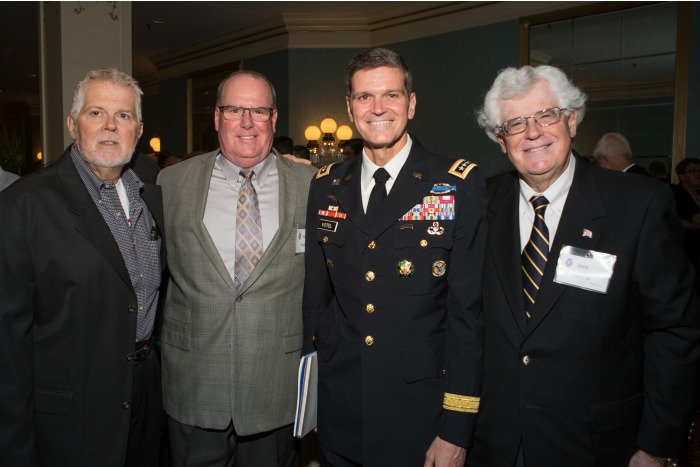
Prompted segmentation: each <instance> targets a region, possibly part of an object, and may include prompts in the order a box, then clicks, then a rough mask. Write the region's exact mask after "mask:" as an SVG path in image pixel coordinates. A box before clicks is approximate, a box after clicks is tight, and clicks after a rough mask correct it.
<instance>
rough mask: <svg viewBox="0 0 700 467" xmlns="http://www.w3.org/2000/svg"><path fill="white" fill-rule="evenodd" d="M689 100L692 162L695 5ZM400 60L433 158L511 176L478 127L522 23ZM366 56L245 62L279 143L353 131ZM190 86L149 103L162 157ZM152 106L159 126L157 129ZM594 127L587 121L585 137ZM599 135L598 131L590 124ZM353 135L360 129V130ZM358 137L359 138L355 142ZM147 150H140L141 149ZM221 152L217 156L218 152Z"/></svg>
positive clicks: (412, 46) (696, 100)
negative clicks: (328, 127)
mask: <svg viewBox="0 0 700 467" xmlns="http://www.w3.org/2000/svg"><path fill="white" fill-rule="evenodd" d="M692 25H693V28H692V32H691V37H692V38H691V50H690V78H689V96H688V125H687V128H688V131H687V135H688V136H687V138H688V140H687V155H688V156H694V157H700V138H698V137H697V131H696V129H697V128H700V4H699V3H697V2H693V6H692ZM386 47H388V48H391V49H393V50H395V51H396V52H398V53H399V54H401V55H402V56H403V57H404V59H405V60H406V62H407V63H408V66H409V67H410V68H411V69H412V71H413V75H414V89H415V91H416V95H417V108H416V117H415V118H414V120H413V121H411V122H410V123H409V132H410V133H411V134H412V135H414V136H415V137H416V138H417V139H418V140H419V141H420V142H421V143H422V144H423V146H425V147H426V148H427V149H428V150H429V151H431V152H434V153H436V154H439V155H442V156H444V157H448V158H451V159H456V158H461V157H464V158H467V159H470V160H472V161H474V162H476V163H477V164H479V165H480V166H481V167H482V169H483V170H484V172H485V173H486V174H487V175H493V174H497V173H500V172H503V171H505V170H509V169H510V168H512V166H511V165H510V162H509V161H508V160H507V158H506V157H505V156H504V155H503V154H501V152H500V150H499V148H498V145H497V144H495V143H493V142H492V141H491V140H490V139H488V138H487V137H486V135H485V134H484V133H483V132H482V131H481V129H480V128H479V127H478V125H477V124H476V119H475V111H476V109H477V108H478V107H479V106H480V105H481V103H482V100H483V96H484V94H485V93H486V91H487V90H488V88H489V87H490V85H491V83H492V81H493V79H494V78H495V77H496V74H497V73H498V71H499V70H501V69H503V68H505V67H508V66H517V65H518V64H519V55H518V53H519V52H518V51H519V23H518V21H517V20H513V21H507V22H503V23H499V24H493V25H487V26H482V27H478V28H472V29H467V30H463V31H456V32H451V33H446V34H440V35H437V36H432V37H428V38H424V39H416V40H411V41H405V42H399V43H395V44H387V45H386ZM361 50H362V49H290V50H284V51H279V52H274V53H270V54H266V55H262V56H259V57H254V58H248V59H245V61H244V67H245V68H246V69H251V70H255V71H258V72H261V73H263V74H264V75H266V76H267V77H268V78H269V79H270V80H271V81H272V82H273V84H274V85H275V87H276V89H277V104H278V109H279V117H278V121H277V132H276V133H277V135H287V136H290V137H291V138H292V139H294V142H295V144H306V140H305V138H304V129H305V128H306V127H307V126H309V125H319V123H320V122H321V120H322V119H324V118H325V117H333V118H334V119H335V120H336V121H337V122H338V125H343V124H345V125H350V126H351V127H352V125H351V124H350V122H349V119H348V116H347V109H346V105H345V82H344V71H345V66H346V64H347V63H348V62H349V61H350V59H351V58H352V57H353V56H355V55H356V54H357V53H359V52H360V51H361ZM185 86H186V80H185V78H184V77H178V78H173V79H169V80H165V81H163V82H161V84H160V95H159V96H158V98H157V99H146V100H145V101H144V116H145V118H146V122H145V131H144V140H145V141H143V142H142V144H143V143H144V142H145V144H146V147H147V140H148V139H150V137H151V135H152V133H157V134H158V135H159V136H161V138H162V140H163V149H167V150H170V151H171V152H173V153H175V154H177V155H184V154H185V152H186V131H187V130H186V117H185V115H186V108H187V107H186V104H187V103H186V92H185V89H186V87H185ZM149 106H157V108H158V113H159V114H160V119H159V121H156V122H154V125H150V123H149V120H148V116H149V115H152V114H151V113H150V112H151V109H149V108H148V107H149ZM586 124H587V122H586V120H584V122H583V126H582V129H585V126H586ZM589 126H591V130H592V131H593V129H594V127H595V123H594V122H593V120H591V122H589ZM353 131H354V128H353ZM354 136H357V134H355V135H354ZM139 147H141V145H139ZM211 149H214V148H211Z"/></svg>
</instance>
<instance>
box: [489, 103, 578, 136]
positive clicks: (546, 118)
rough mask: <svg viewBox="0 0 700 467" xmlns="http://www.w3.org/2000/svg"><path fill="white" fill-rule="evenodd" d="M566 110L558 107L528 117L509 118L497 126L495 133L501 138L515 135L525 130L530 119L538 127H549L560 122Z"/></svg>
mask: <svg viewBox="0 0 700 467" xmlns="http://www.w3.org/2000/svg"><path fill="white" fill-rule="evenodd" d="M567 110H568V109H560V108H559V107H551V108H549V109H544V110H540V111H539V112H535V113H534V114H533V115H530V116H529V117H526V116H522V117H517V118H511V119H510V120H506V121H505V122H503V123H502V124H501V125H500V126H497V127H496V128H495V132H496V134H497V135H501V136H509V135H517V134H518V133H522V132H523V131H525V130H526V129H527V121H528V119H530V118H532V119H533V120H535V122H537V124H538V125H539V126H549V125H552V124H554V123H557V122H558V121H559V120H561V116H562V114H563V113H564V112H567Z"/></svg>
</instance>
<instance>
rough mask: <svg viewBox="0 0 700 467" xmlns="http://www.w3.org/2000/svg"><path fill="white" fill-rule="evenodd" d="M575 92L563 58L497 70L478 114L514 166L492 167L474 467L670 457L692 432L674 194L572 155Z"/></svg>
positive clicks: (695, 325) (690, 365)
mask: <svg viewBox="0 0 700 467" xmlns="http://www.w3.org/2000/svg"><path fill="white" fill-rule="evenodd" d="M585 102H586V96H585V94H584V93H583V92H582V91H581V90H580V89H578V88H577V87H576V86H575V85H574V84H573V83H571V81H569V79H568V78H567V76H566V75H565V74H564V72H563V71H561V70H559V69H558V68H555V67H551V66H540V67H535V68H533V67H531V66H524V67H521V68H506V69H505V70H502V71H501V72H500V73H499V74H498V76H497V77H496V80H495V81H494V83H493V85H492V86H491V89H490V90H489V91H488V93H487V94H486V97H485V100H484V105H483V107H482V109H481V110H480V111H479V114H478V121H479V124H480V126H481V127H482V128H483V129H484V130H485V132H486V134H487V135H488V136H489V138H491V139H492V140H493V141H495V142H497V143H498V145H499V147H500V149H501V151H502V152H503V153H504V154H506V155H507V157H508V159H509V160H510V161H511V163H512V164H513V165H514V166H515V170H514V171H511V172H507V173H504V174H502V175H498V176H495V177H493V178H490V179H489V180H488V181H487V190H488V197H489V216H488V218H489V236H488V246H487V256H486V261H485V268H484V272H483V274H484V278H483V281H484V282H483V283H484V291H483V301H484V321H485V323H484V333H485V345H484V356H485V358H484V378H483V386H482V396H481V402H482V404H481V408H480V411H479V417H478V418H477V426H476V432H475V435H474V447H473V448H472V450H471V456H470V457H469V459H468V461H469V465H470V466H471V467H482V466H488V467H513V466H519V467H523V466H525V467H541V466H564V465H565V466H567V467H588V466H594V465H606V466H633V467H639V466H658V465H664V466H667V465H672V463H673V462H675V461H674V459H675V458H679V457H681V456H682V455H683V452H684V450H685V448H686V445H687V442H688V433H689V427H690V421H691V417H692V414H693V406H694V404H695V396H696V394H697V387H698V384H697V383H698V377H699V376H700V313H699V310H698V301H697V296H696V294H695V290H694V288H693V287H692V285H693V273H692V270H691V266H690V264H689V263H688V261H687V260H685V258H684V253H683V249H682V246H681V241H682V240H681V229H680V222H678V218H677V216H676V215H675V209H674V205H673V198H672V196H671V192H670V190H669V189H668V188H667V187H666V186H664V185H663V184H661V183H658V182H657V181H655V180H652V179H651V178H650V177H630V176H628V175H625V174H622V173H620V172H617V171H612V170H601V169H600V168H598V167H594V166H591V165H590V164H588V163H586V162H585V161H583V160H582V159H580V158H577V157H575V156H573V155H572V154H571V145H572V140H573V138H574V137H575V136H576V133H577V129H578V126H579V125H580V124H581V121H582V120H583V116H584V113H585V109H586V107H585Z"/></svg>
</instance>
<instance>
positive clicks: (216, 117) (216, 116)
mask: <svg viewBox="0 0 700 467" xmlns="http://www.w3.org/2000/svg"><path fill="white" fill-rule="evenodd" d="M219 114H220V111H219V108H218V107H217V108H216V109H214V129H215V130H216V132H217V133H218V132H219Z"/></svg>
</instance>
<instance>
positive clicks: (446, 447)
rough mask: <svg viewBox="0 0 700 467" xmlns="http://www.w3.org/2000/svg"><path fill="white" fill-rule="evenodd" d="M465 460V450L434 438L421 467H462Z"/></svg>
mask: <svg viewBox="0 0 700 467" xmlns="http://www.w3.org/2000/svg"><path fill="white" fill-rule="evenodd" d="M466 460H467V450H466V449H464V448H463V447H460V446H457V445H455V444H452V443H448V442H447V441H444V440H442V439H440V437H439V436H436V437H435V439H434V440H433V443H432V444H431V445H430V448H428V452H426V453H425V464H423V467H463V466H464V462H465V461H466Z"/></svg>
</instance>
